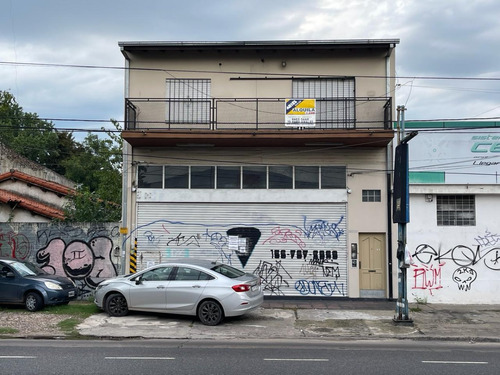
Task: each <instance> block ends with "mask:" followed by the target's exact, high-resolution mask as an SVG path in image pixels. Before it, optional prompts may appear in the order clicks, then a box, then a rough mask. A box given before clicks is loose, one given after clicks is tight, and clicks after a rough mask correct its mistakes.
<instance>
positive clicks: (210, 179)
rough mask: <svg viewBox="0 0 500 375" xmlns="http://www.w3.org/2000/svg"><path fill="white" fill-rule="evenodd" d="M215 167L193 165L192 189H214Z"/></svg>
mask: <svg viewBox="0 0 500 375" xmlns="http://www.w3.org/2000/svg"><path fill="white" fill-rule="evenodd" d="M214 188H215V167H209V166H207V167H191V189H214Z"/></svg>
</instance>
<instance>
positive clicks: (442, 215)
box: [437, 195, 476, 226]
mask: <svg viewBox="0 0 500 375" xmlns="http://www.w3.org/2000/svg"><path fill="white" fill-rule="evenodd" d="M437 224H438V225H440V226H474V225H476V207H475V198H474V196H473V195H438V196H437Z"/></svg>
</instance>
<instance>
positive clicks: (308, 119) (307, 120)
mask: <svg viewBox="0 0 500 375" xmlns="http://www.w3.org/2000/svg"><path fill="white" fill-rule="evenodd" d="M285 126H300V127H302V126H316V99H287V100H286V107H285Z"/></svg>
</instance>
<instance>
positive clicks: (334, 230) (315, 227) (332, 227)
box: [304, 216, 344, 240]
mask: <svg viewBox="0 0 500 375" xmlns="http://www.w3.org/2000/svg"><path fill="white" fill-rule="evenodd" d="M343 221H344V217H343V216H342V217H341V218H340V219H339V221H338V222H336V223H330V222H329V221H327V220H320V219H318V220H311V221H307V217H306V216H304V234H305V236H306V237H307V238H320V239H322V240H324V239H326V238H335V239H337V240H338V239H339V238H340V236H341V235H343V234H344V229H343V228H340V224H341V223H342V222H343Z"/></svg>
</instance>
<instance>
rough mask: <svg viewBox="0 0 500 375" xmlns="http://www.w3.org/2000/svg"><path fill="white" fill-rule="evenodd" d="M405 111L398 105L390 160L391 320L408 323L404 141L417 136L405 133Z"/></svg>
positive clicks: (407, 199) (406, 158)
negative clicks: (394, 264) (393, 231)
mask: <svg viewBox="0 0 500 375" xmlns="http://www.w3.org/2000/svg"><path fill="white" fill-rule="evenodd" d="M405 110H406V108H405V107H404V106H398V107H397V111H398V146H397V147H396V155H395V161H394V195H393V221H394V223H398V250H397V258H398V266H399V272H398V301H397V304H396V316H395V317H394V322H396V323H409V324H412V323H413V321H412V320H411V319H410V316H409V311H408V290H407V285H408V283H407V270H408V267H409V266H410V265H409V263H408V262H407V261H406V257H405V255H406V244H407V235H406V224H407V223H408V222H409V221H410V193H409V190H410V187H409V155H408V142H409V141H410V140H411V139H412V138H413V137H415V136H416V135H417V132H412V133H410V134H409V135H406V134H405V123H404V121H405Z"/></svg>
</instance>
